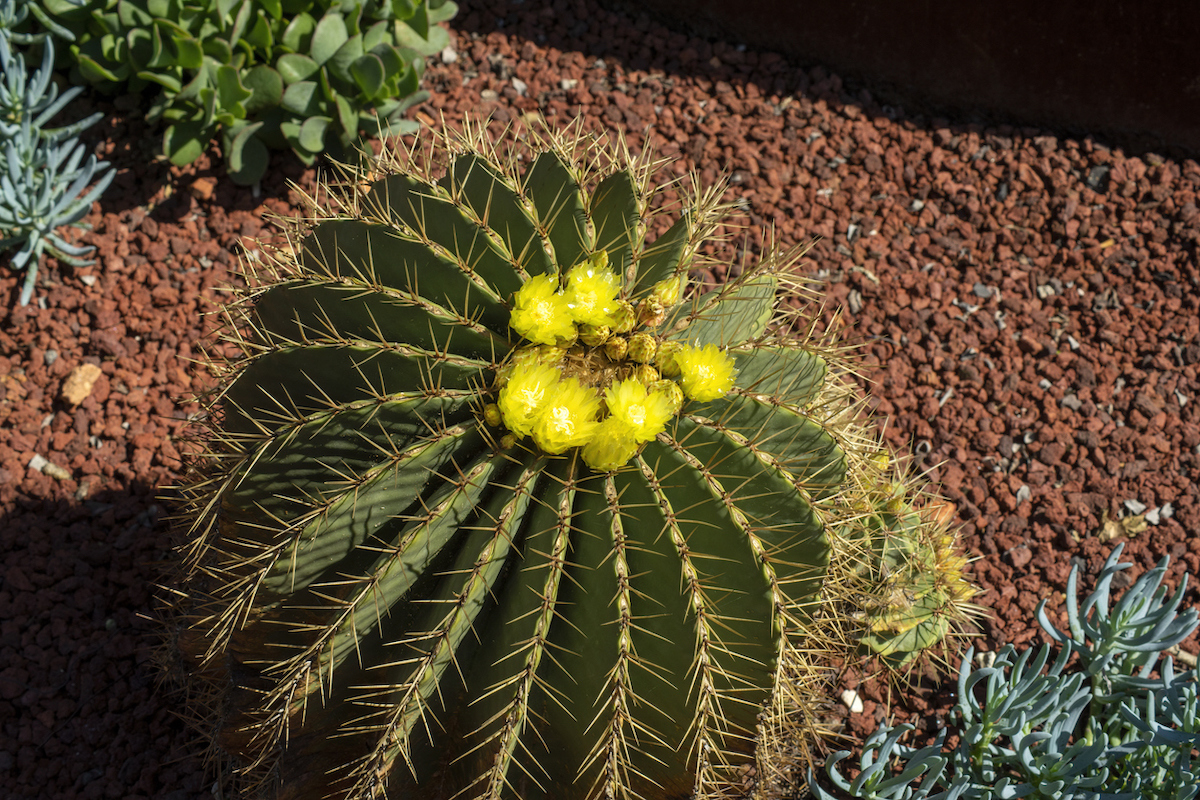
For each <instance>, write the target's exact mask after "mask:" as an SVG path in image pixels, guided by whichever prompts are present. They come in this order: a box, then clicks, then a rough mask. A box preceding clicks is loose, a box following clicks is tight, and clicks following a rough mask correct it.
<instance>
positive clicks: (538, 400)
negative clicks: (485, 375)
mask: <svg viewBox="0 0 1200 800" xmlns="http://www.w3.org/2000/svg"><path fill="white" fill-rule="evenodd" d="M558 378H559V372H558V369H557V368H556V367H552V366H550V365H548V364H534V363H530V364H521V365H519V366H517V367H516V368H515V369H513V371H512V374H511V375H510V376H509V379H508V383H506V384H505V385H504V388H503V389H501V390H500V397H499V401H498V405H499V407H500V416H501V417H502V418H503V419H504V424H505V425H507V426H508V429H509V430H510V431H512V432H513V433H515V434H516V435H517V436H527V435H529V434H530V433H532V432H533V423H534V422H535V421H536V420H537V418H538V415H539V414H541V412H542V409H543V408H544V407H545V406H546V404H547V403H548V402H549V400H550V396H551V395H552V394H553V393H554V391H553V390H554V387H555V386H557V385H558Z"/></svg>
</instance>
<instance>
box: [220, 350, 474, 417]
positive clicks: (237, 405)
mask: <svg viewBox="0 0 1200 800" xmlns="http://www.w3.org/2000/svg"><path fill="white" fill-rule="evenodd" d="M485 378H486V371H485V367H484V365H478V366H476V365H474V364H472V362H463V363H453V362H449V361H443V360H436V359H430V358H427V357H424V356H420V355H408V354H405V353H401V352H398V351H395V350H387V349H383V348H379V347H345V346H340V345H329V346H323V347H315V346H309V347H305V348H299V349H289V350H278V351H274V352H271V353H267V354H265V355H263V356H260V357H259V358H257V359H255V360H254V361H253V362H252V363H251V364H249V365H248V366H247V367H246V369H245V370H244V371H243V372H242V373H241V374H240V375H239V376H238V380H237V381H235V382H234V383H233V385H232V386H231V387H230V388H229V389H228V391H227V392H226V393H225V396H224V400H225V428H226V429H227V430H229V432H230V433H232V434H235V435H239V434H240V435H254V434H259V433H268V432H275V431H279V430H282V429H285V428H287V429H290V428H291V427H293V426H294V425H296V424H298V423H300V422H303V421H305V420H306V419H307V418H308V417H309V416H314V415H319V414H323V413H326V412H328V411H330V410H334V409H337V408H339V407H341V406H346V405H352V404H355V403H361V402H363V401H366V400H372V399H376V400H378V399H381V398H391V397H406V396H408V395H409V394H410V393H411V392H414V391H421V390H423V389H425V390H429V391H431V392H432V391H435V390H434V389H431V388H430V387H440V391H446V392H447V393H448V394H451V395H454V394H463V393H465V394H473V393H474V392H475V391H476V390H477V387H479V386H480V385H482V384H483V383H484V381H485Z"/></svg>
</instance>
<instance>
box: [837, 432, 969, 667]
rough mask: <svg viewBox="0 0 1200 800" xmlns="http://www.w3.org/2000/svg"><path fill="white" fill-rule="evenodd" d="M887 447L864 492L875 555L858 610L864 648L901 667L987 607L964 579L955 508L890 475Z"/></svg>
mask: <svg viewBox="0 0 1200 800" xmlns="http://www.w3.org/2000/svg"><path fill="white" fill-rule="evenodd" d="M890 460H891V459H890V457H889V456H888V455H887V454H886V453H880V454H877V455H876V457H875V461H876V462H878V463H879V466H880V467H881V468H882V474H881V479H880V481H879V482H878V484H877V485H876V486H875V487H871V488H869V489H868V490H867V491H866V492H864V494H863V499H862V501H861V502H862V504H863V505H865V506H866V507H867V509H868V511H867V513H866V514H865V515H864V516H863V517H861V518H860V519H859V520H857V524H859V525H862V526H863V527H864V528H865V530H863V531H862V534H861V535H862V537H863V541H865V542H870V545H869V546H870V549H871V556H870V557H868V558H865V559H864V560H863V565H862V571H863V577H864V578H866V579H867V580H868V581H870V583H871V586H872V588H871V590H870V591H869V594H868V597H869V599H867V601H866V602H865V603H864V605H863V608H862V609H861V617H862V621H863V624H864V628H865V630H864V631H863V632H862V634H861V637H860V639H859V642H860V645H861V649H862V650H863V651H865V652H868V653H871V654H873V655H875V656H877V657H879V658H880V659H881V660H882V662H883V664H884V665H886V666H888V667H890V668H893V669H904V668H906V667H909V666H911V665H913V664H914V662H915V661H916V660H917V659H918V658H919V657H921V656H922V655H924V654H925V653H927V652H929V651H930V649H931V648H934V647H936V646H937V645H939V644H941V643H942V642H943V641H944V640H946V638H947V637H949V636H952V635H953V634H955V633H956V632H959V631H962V630H964V629H966V628H969V627H971V620H972V619H973V618H974V617H977V616H978V615H979V614H981V613H982V609H981V608H979V607H978V606H976V605H974V604H972V603H971V602H970V600H971V598H972V597H974V596H975V593H976V588H975V586H974V585H973V584H971V583H970V581H969V580H968V579H967V577H966V574H965V571H966V566H967V559H966V557H965V556H963V555H962V548H961V546H960V544H959V542H958V536H957V534H956V533H955V532H954V531H953V530H952V529H951V528H950V520H951V519H952V517H953V507H952V506H950V505H949V504H948V503H946V502H945V501H940V500H937V499H935V498H924V500H923V499H922V498H921V496H920V495H921V493H920V492H919V491H918V490H917V487H916V484H915V482H914V481H910V480H903V479H900V480H886V479H884V476H885V475H886V473H887V470H888V468H889V467H890V463H889V462H890Z"/></svg>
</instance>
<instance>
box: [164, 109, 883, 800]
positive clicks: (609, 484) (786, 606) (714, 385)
mask: <svg viewBox="0 0 1200 800" xmlns="http://www.w3.org/2000/svg"><path fill="white" fill-rule="evenodd" d="M508 144H512V145H513V150H512V152H514V153H517V154H518V155H501V153H500V152H499V151H498V149H497V147H496V146H495V145H493V144H491V143H490V142H489V140H488V139H487V137H486V135H485V134H484V132H483V131H481V130H471V129H469V128H468V130H467V132H466V133H464V134H462V135H461V136H460V137H451V136H448V137H446V138H444V139H440V140H438V142H437V143H436V145H435V146H433V147H431V148H430V149H429V150H427V151H422V152H420V153H418V152H410V153H406V154H405V153H402V154H400V155H396V156H391V155H389V156H385V157H384V158H383V159H382V160H381V162H380V164H378V165H377V171H376V174H377V175H378V176H381V177H378V178H377V179H375V180H373V181H367V180H365V179H364V177H363V176H361V175H351V176H349V180H347V181H346V183H345V185H344V186H330V187H326V188H327V189H328V190H329V194H330V195H331V196H332V197H333V198H334V200H333V204H334V205H333V207H321V206H318V205H317V203H316V202H315V201H314V202H313V203H312V207H313V211H314V219H311V220H308V221H307V222H305V223H302V224H298V225H297V226H296V228H295V230H294V231H293V232H292V233H293V235H292V236H291V237H289V244H288V245H287V246H286V247H284V248H282V249H280V250H278V251H277V252H275V253H274V255H273V256H272V257H271V258H269V259H268V263H269V267H268V268H267V269H266V270H265V271H263V272H261V273H259V274H258V275H257V276H255V277H256V278H257V281H258V283H257V288H255V289H254V290H252V291H251V292H249V293H248V295H247V296H246V298H245V302H244V303H241V304H237V305H235V306H232V307H231V308H230V310H229V312H230V325H229V330H230V331H231V332H236V333H233V334H232V336H231V338H232V339H233V340H234V341H236V342H237V343H238V344H239V345H240V347H241V349H242V351H243V353H244V356H245V358H244V359H243V360H241V361H240V362H238V363H236V364H234V365H233V366H232V367H230V368H229V370H228V371H227V372H226V373H225V374H224V376H223V381H222V383H223V388H222V390H221V392H220V393H219V395H218V396H216V397H215V398H214V399H213V402H212V411H213V414H212V419H213V420H214V422H213V429H212V432H211V433H212V435H211V437H210V440H209V447H210V449H211V452H210V454H209V455H208V456H207V457H206V458H205V459H204V460H203V461H202V463H201V464H200V465H199V467H200V474H199V476H198V477H197V480H196V482H195V483H193V484H191V485H190V487H189V489H188V492H189V495H190V497H191V500H192V504H191V507H192V510H193V514H192V516H191V519H192V536H191V541H190V549H189V551H188V552H187V556H188V559H189V564H190V566H191V573H190V578H189V579H188V580H187V581H186V582H185V584H184V586H183V589H182V590H181V592H180V593H179V598H180V601H179V602H180V605H181V607H182V608H183V609H184V611H185V612H186V617H185V619H186V622H187V624H186V627H185V629H184V630H183V631H182V632H181V634H180V637H179V648H180V650H181V652H182V653H183V654H184V655H185V656H186V657H187V658H189V659H190V662H189V663H190V664H191V669H193V670H194V672H195V675H196V676H197V678H198V680H197V685H199V686H201V687H210V688H209V691H208V693H205V694H203V696H202V697H201V698H200V701H199V702H198V703H197V705H198V706H203V707H205V708H208V709H212V708H220V709H221V716H220V719H219V720H217V723H216V726H215V727H216V730H215V732H214V737H215V740H216V743H217V745H218V746H219V747H220V748H221V749H223V750H224V751H226V752H230V753H233V754H234V755H236V756H238V757H239V758H241V759H242V760H243V763H244V764H246V765H248V767H247V771H248V774H253V775H257V776H260V777H262V778H263V779H264V780H265V782H266V783H265V784H264V785H265V787H266V788H267V790H268V792H269V793H273V794H276V795H278V796H281V797H295V798H319V797H346V798H375V797H383V796H391V797H422V798H425V797H429V798H442V797H446V798H449V797H457V796H462V797H487V798H501V797H505V798H540V797H555V798H558V797H563V798H570V797H579V798H591V797H597V798H599V797H604V798H609V797H684V796H691V795H693V794H695V795H698V796H703V797H715V796H721V795H722V794H727V793H730V792H732V786H733V785H734V782H735V781H738V782H740V780H739V778H738V770H739V769H740V768H741V767H744V766H746V765H750V764H754V763H755V762H754V759H755V740H756V736H757V737H759V738H760V739H761V738H762V737H763V736H767V737H768V738H770V737H775V741H776V744H778V740H779V737H781V736H783V735H784V732H787V731H788V729H789V725H791V724H792V723H791V722H789V720H795V719H797V718H805V712H806V709H808V708H811V707H813V706H815V705H816V704H817V703H818V702H819V701H820V700H821V697H822V695H823V693H824V692H825V688H824V686H823V684H822V683H821V682H820V681H819V680H818V679H817V677H816V668H815V667H814V666H812V665H813V664H815V663H818V662H820V660H821V658H822V657H823V656H828V655H829V654H830V653H834V654H837V655H844V644H843V643H844V642H845V635H844V632H840V631H839V630H837V629H836V627H837V626H836V625H832V626H830V627H829V628H828V629H827V630H825V632H824V633H822V630H824V629H823V628H822V627H820V626H817V625H814V624H813V623H814V620H815V619H816V617H817V606H818V604H820V605H826V604H828V606H829V607H840V606H841V605H844V604H845V603H848V602H850V599H849V596H850V594H851V593H853V592H861V591H862V589H861V587H862V586H863V585H864V584H863V581H861V580H858V579H857V578H856V573H855V572H854V570H853V569H851V568H850V566H849V564H850V561H852V560H853V559H851V558H847V557H846V556H845V554H844V553H842V554H840V555H839V552H840V551H839V549H838V548H839V547H840V546H841V542H840V539H839V534H838V526H839V525H840V524H842V523H844V522H845V521H846V520H850V519H853V518H856V515H857V514H858V512H857V511H856V510H855V507H854V505H855V504H854V503H851V502H850V501H849V500H848V499H847V498H846V496H845V495H846V493H847V492H856V491H859V487H862V486H864V485H866V484H867V483H869V481H870V480H874V473H875V472H878V468H877V467H873V466H872V462H871V457H872V454H873V453H875V452H876V451H877V450H878V447H879V443H878V437H877V435H876V434H875V433H873V432H872V431H871V430H869V429H868V428H866V427H864V425H863V423H862V422H861V421H860V417H859V414H858V411H859V408H858V404H857V402H856V401H855V399H854V394H853V392H851V391H850V390H849V389H848V388H847V384H846V383H845V382H844V381H843V379H842V378H840V377H839V376H840V375H841V374H843V373H844V372H845V371H846V369H847V368H848V367H847V365H846V364H845V363H844V362H843V360H842V359H843V355H842V352H843V351H842V350H841V349H839V348H838V347H836V346H835V345H834V344H833V342H832V340H831V339H830V337H828V336H826V335H824V334H821V335H817V334H816V333H814V332H813V329H812V327H811V326H808V325H806V323H805V318H803V317H802V316H800V312H798V311H796V310H795V309H794V308H793V307H792V306H791V305H790V304H788V303H777V295H779V294H780V293H782V294H784V295H791V296H793V297H794V296H795V295H796V294H797V293H798V292H799V293H802V294H807V290H805V288H804V285H803V284H802V282H801V281H799V279H797V278H795V277H793V276H791V275H790V274H789V270H790V269H791V268H792V266H793V265H794V263H795V261H796V259H797V258H798V256H799V254H800V253H799V251H792V252H789V253H784V254H772V255H769V256H768V257H767V258H766V259H765V260H764V261H763V262H761V263H760V264H758V265H757V266H754V267H749V268H746V269H744V270H743V271H742V272H741V274H740V275H738V277H736V278H734V279H732V280H730V281H729V282H728V283H726V284H725V285H723V286H721V287H719V288H715V289H712V290H710V291H707V292H699V291H696V290H695V287H688V271H689V270H690V269H694V268H696V267H698V266H703V260H704V258H705V256H704V255H703V254H702V252H701V248H702V245H703V244H704V243H705V242H707V241H711V239H712V237H713V236H714V234H715V233H716V232H717V230H718V226H719V223H720V221H721V219H722V214H723V211H724V209H723V207H722V206H721V204H720V202H719V198H720V189H715V190H709V191H700V190H699V189H697V190H695V192H694V193H693V195H692V196H691V197H690V199H688V200H685V202H684V204H683V205H684V208H683V210H682V213H681V214H680V215H679V217H678V218H677V219H676V220H675V222H674V223H673V224H671V225H670V226H669V227H666V226H662V227H665V231H664V232H662V233H660V234H658V235H657V236H653V237H652V236H651V235H650V234H649V232H648V231H651V230H654V224H655V222H656V220H658V219H661V217H660V216H658V215H659V214H660V213H662V212H659V211H656V210H652V206H653V203H654V199H655V192H654V191H653V190H652V189H651V183H650V182H651V177H652V175H653V173H654V171H655V169H656V168H657V167H658V166H660V164H658V163H655V162H654V161H653V160H652V159H651V158H649V157H648V156H644V155H643V156H639V157H633V156H631V155H630V154H629V152H628V151H627V150H626V149H625V148H624V146H623V144H621V143H620V142H618V143H617V144H616V145H610V144H609V143H607V141H605V140H602V139H597V138H594V137H590V136H585V135H583V134H581V133H579V131H578V129H575V130H574V131H573V132H571V133H568V134H555V133H551V132H547V131H544V130H542V129H541V128H535V129H534V130H533V131H532V132H531V133H530V140H529V141H525V142H515V143H512V142H510V143H508ZM522 148H524V149H522ZM521 153H524V156H525V157H520V154H521ZM847 487H849V488H847ZM859 529H860V530H868V529H867V527H865V526H859ZM855 536H856V538H855V543H856V544H855V546H858V544H859V543H860V541H861V535H860V534H855ZM809 716H811V714H810V715H809ZM768 744H769V743H768ZM769 749H770V748H769V747H768V748H766V750H769ZM781 749H783V748H777V750H781ZM763 752H765V750H764V749H761V748H760V751H759V753H760V759H761V757H762V756H761V754H762V753H763ZM771 768H772V767H771V765H770V764H767V765H764V764H763V763H762V762H761V760H760V762H759V775H760V777H766V773H769V772H770V770H771Z"/></svg>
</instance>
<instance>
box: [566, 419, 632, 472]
mask: <svg viewBox="0 0 1200 800" xmlns="http://www.w3.org/2000/svg"><path fill="white" fill-rule="evenodd" d="M638 444H639V443H638V441H637V439H635V438H634V437H633V434H632V432H631V431H630V429H629V426H628V425H626V424H625V423H624V422H623V421H622V420H621V419H619V418H617V417H609V418H608V419H606V420H604V421H603V422H601V423H600V426H599V427H598V428H597V429H596V433H595V435H594V436H592V439H591V441H590V442H588V443H587V444H585V445H584V446H583V450H581V451H580V453H579V454H580V456H581V457H582V458H583V463H585V464H587V465H588V466H589V467H591V468H592V469H594V470H596V471H597V472H611V471H612V470H614V469H617V468H618V467H621V466H623V465H624V464H626V463H627V462H628V461H629V459H631V458H633V455H634V453H636V452H637V449H638Z"/></svg>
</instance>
